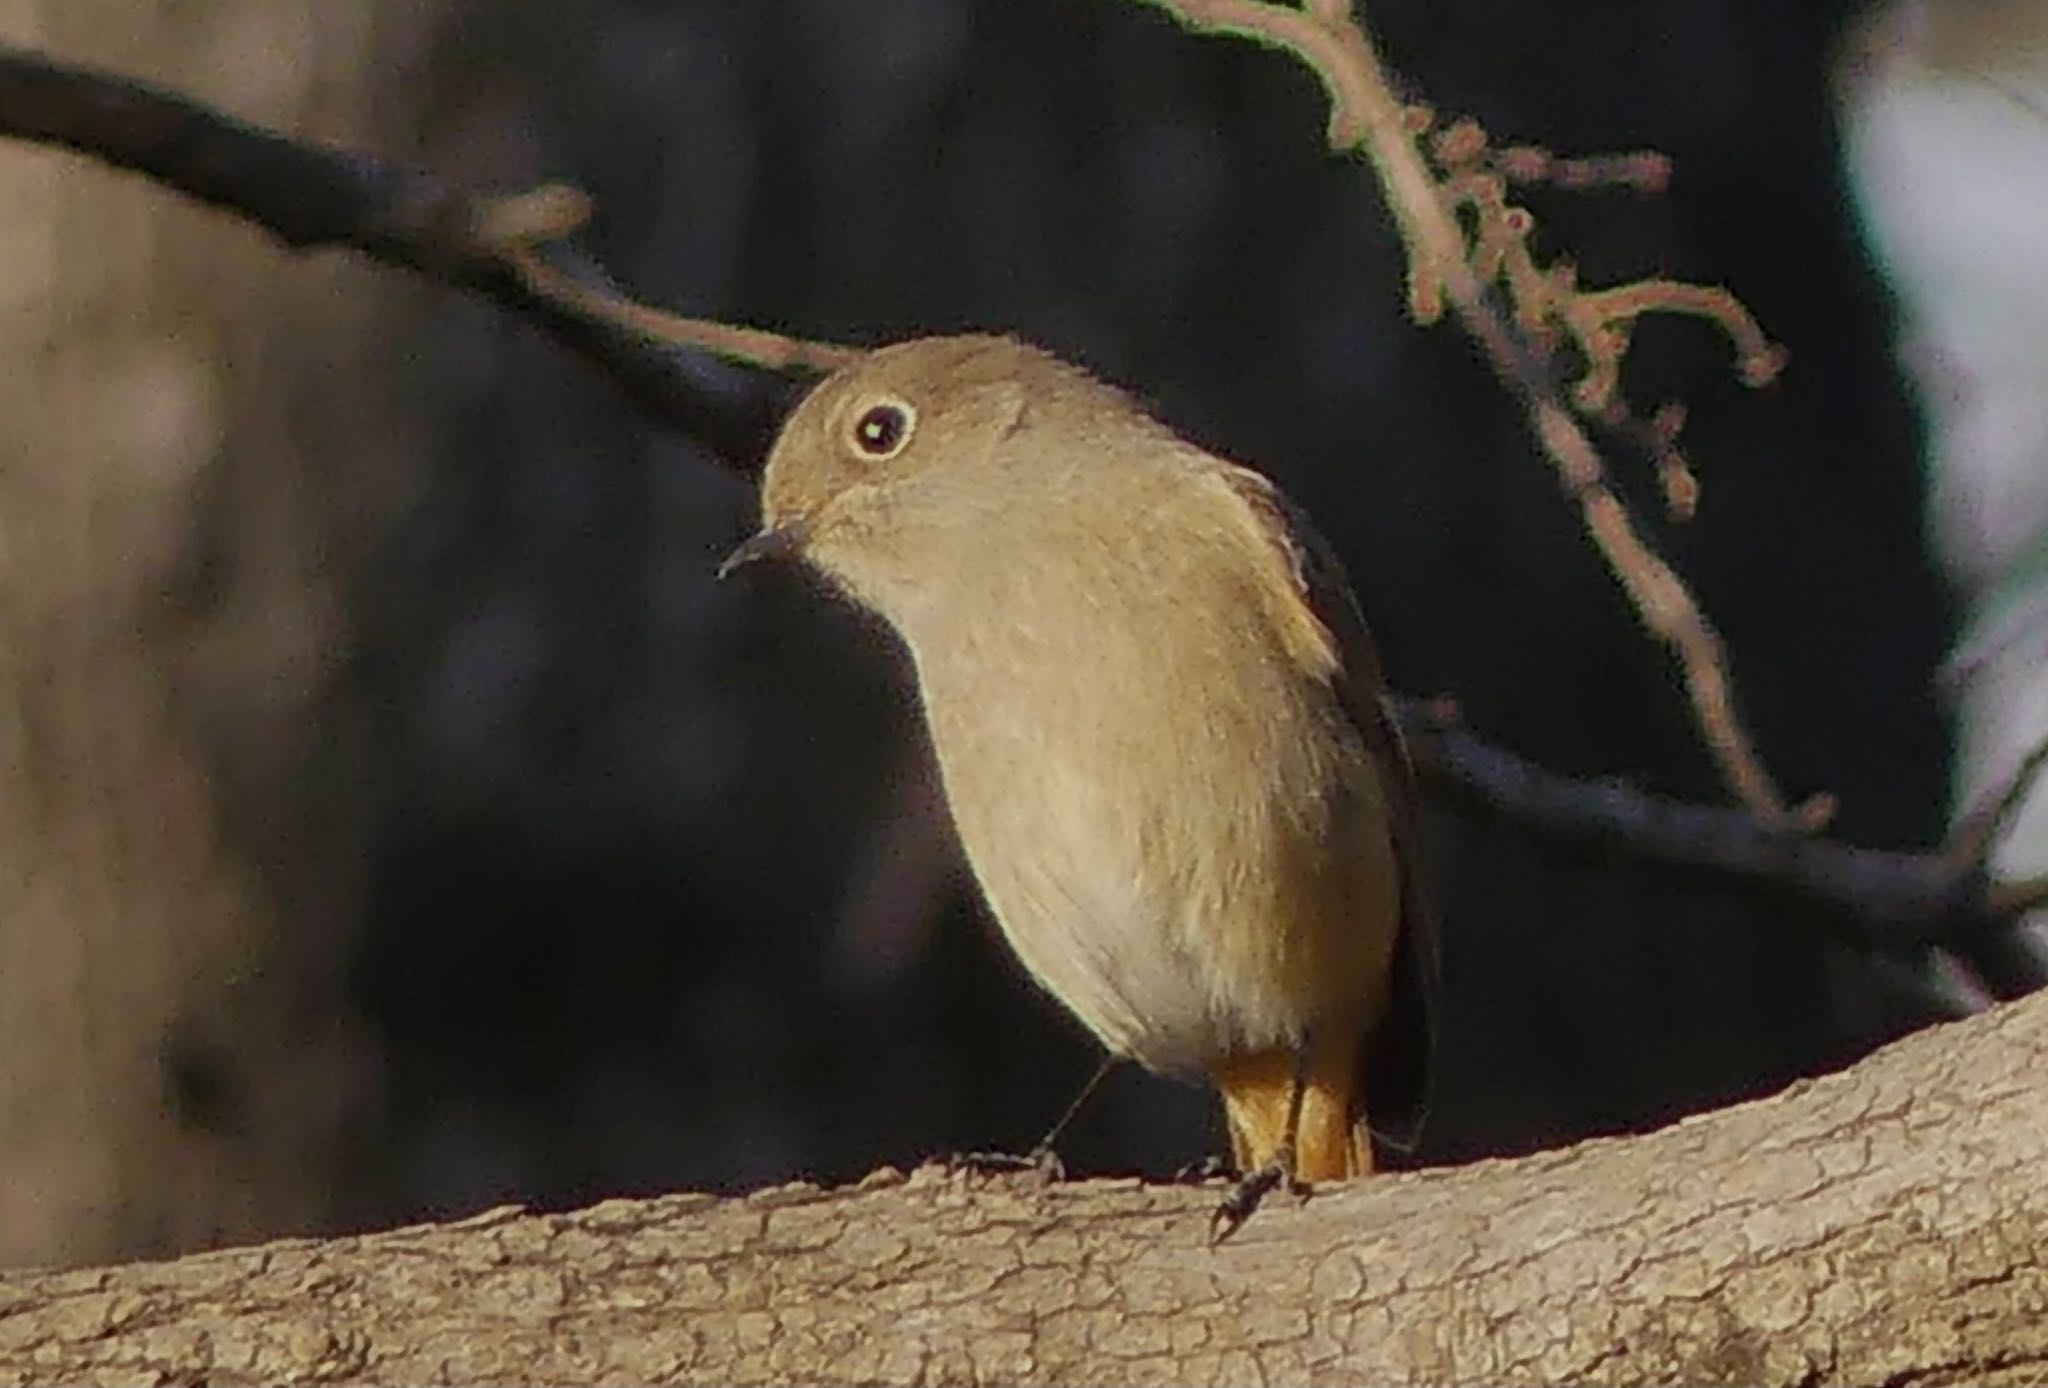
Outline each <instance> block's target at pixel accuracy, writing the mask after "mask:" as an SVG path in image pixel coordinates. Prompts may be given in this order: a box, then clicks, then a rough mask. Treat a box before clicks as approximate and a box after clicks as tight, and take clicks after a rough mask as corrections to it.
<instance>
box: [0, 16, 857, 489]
mask: <svg viewBox="0 0 2048 1388" xmlns="http://www.w3.org/2000/svg"><path fill="white" fill-rule="evenodd" d="M0 134H4V135H10V136H14V137H16V138H20V139H26V140H34V141H37V142H40V143H43V144H50V145H58V146H61V147H64V148H67V149H72V150H76V151H78V152H79V153H81V154H87V155H90V156H91V157H93V158H94V159H97V160H99V161H101V162H102V163H106V164H111V165H113V166H115V167H117V168H123V169H130V170H133V171H135V172H137V173H140V174H144V175H146V176H148V177H149V178H151V179H154V180H155V181H156V182H158V183H160V184H162V185H164V186H166V187H169V188H175V189H177V190H178V191H179V192H182V193H184V194H186V195H187V196H188V197H192V198H195V199H197V200H198V201H200V202H203V203H206V204H208V205H209V206H212V207H216V208H219V209H221V210H222V211H225V212H229V213H232V214H233V215H235V216H236V217H239V218H241V219H242V220H244V221H247V222H251V223H254V224H255V225H257V226H260V227H262V228H264V229H265V230H266V231H268V232H270V233H271V234H272V235H273V236H275V237H277V239H278V240H280V241H282V242H283V243H284V244H286V245H287V246H291V247H293V248H295V249H307V248H311V247H315V246H347V247H350V248H352V249H355V250H357V251H361V252H362V253H363V254H365V255H368V256H369V257H370V258H371V259H373V260H376V261H379V262H381V263H383V264H385V265H391V266H396V267H398V268H401V269H406V270H412V271H415V272H417V273H419V274H423V275H425V276H427V277H428V278H430V279H434V280H438V281H440V282H441V283H443V284H448V285H453V286H455V287H458V288H461V289H465V290H468V291H470V292H472V293H475V294H479V295H482V296H483V297H485V298H487V299H490V300H492V301H493V302H495V303H497V304H500V305H501V306H503V307H505V308H508V309H510V310H512V311H513V312H514V313H516V314H518V315H519V316H520V317H522V318H525V319H526V320H528V321H529V322H532V323H535V324H538V325H539V326H540V327H542V328H543V329H545V330H546V331H547V332H548V333H550V334H551V335H552V336H554V337H555V338H556V339H557V340H559V341H560V342H562V343H563V344H564V345H566V346H568V347H569V348H570V349H571V350H572V351H574V352H576V353H578V354H579V355H581V356H582V357H584V358H585V359H586V360H588V361H590V362H592V363H593V364H594V365H596V366H597V367H598V368H600V369H601V370H603V371H604V372H605V373H606V374H608V375H609V376H611V377H612V378H613V379H614V380H615V381H617V382H618V383H619V384H620V385H621V386H623V387H624V388H625V389H626V391H627V392H628V393H629V394H630V395H631V397H632V398H633V400H634V401H635V402H636V403H637V404H638V405H639V406H640V407H641V408H643V409H645V410H647V411H648V412H649V413H651V414H652V415H654V416H655V417H656V418H658V419H660V420H661V421H662V422H664V423H666V424H668V425H670V426H672V427H674V428H676V429H678V430H680V431H682V432H684V433H686V434H688V435H690V436H691V437H693V438H697V439H699V440H701V441H703V442H705V443H707V444H709V445H710V446H711V447H713V448H714V449H715V450H717V451H718V452H719V453H720V455H721V456H722V457H724V458H725V460H726V461H727V462H728V463H730V464H731V465H733V466H734V467H736V468H741V469H744V468H747V467H749V466H751V465H752V464H753V463H754V462H755V461H756V460H757V459H758V457H759V455H760V454H761V452H762V451H763V449H764V447H765V444H766V442H767V439H768V437H769V436H770V434H771V433H772V431H773V429H774V427H775V424H776V423H777V422H778V418H779V415H780V412H781V404H782V399H781V391H780V390H779V389H778V388H777V387H776V386H775V385H774V383H772V382H770V381H768V380H766V379H765V378H763V377H761V376H760V375H758V374H757V373H752V372H746V371H739V370H733V369H729V368H726V367H723V366H721V364H720V363H718V362H715V361H711V360H708V359H707V357H706V355H705V354H706V353H709V354H712V355H715V356H720V357H724V358H726V359H728V360H730V361H734V362H741V363H746V364H749V365H767V366H771V367H777V368H791V367H794V368H809V369H823V368H826V367H829V366H831V365H833V364H835V363H836V362H837V361H839V360H843V359H844V358H845V356H846V355H848V354H849V353H850V352H851V350H852V349H849V348H843V347H831V346H827V345H825V344H819V343H806V342H802V341H800V340H798V339H795V338H787V337H783V336H781V335H780V334H775V333H768V332H763V331H760V330H758V329H748V328H735V327H733V326H731V325H728V324H724V323H717V322H711V321H708V320H703V319H691V318H683V317H681V316H679V315H671V314H665V313H658V312H656V311H655V310H651V309H647V308H644V307H643V306H642V305H639V304H636V303H634V302H633V301H632V300H631V299H629V298H627V297H626V296H624V295H622V294H620V293H619V292H618V291H617V290H616V289H615V288H614V287H613V286H612V284H611V282H610V280H609V278H608V277H607V276H606V275H605V273H604V271H603V270H602V269H601V268H600V267H599V266H598V265H597V264H596V263H595V262H593V261H591V260H589V259H588V258H587V257H585V256H583V255H581V254H580V253H579V252H577V251H575V250H574V249H573V248H571V247H569V246H567V245H566V244H563V243H562V238H563V237H566V236H567V235H568V234H569V233H570V232H572V231H574V230H576V228H577V227H579V226H580V225H581V224H582V222H583V221H584V220H585V219H586V217H587V216H588V212H589V203H588V200H587V199H586V198H584V196H583V195H582V194H581V193H579V192H577V191H575V190H574V189H568V188H563V187H560V186H555V185H550V186H547V187H544V188H539V189H532V190H527V191H521V192H513V193H489V192H483V191H479V190H475V189H468V188H463V187H460V186H457V185H455V184H451V183H449V182H447V181H445V180H443V179H440V178H438V177H436V176H434V175H432V174H428V173H423V172H419V171H417V170H412V169H404V168H398V167H395V166H392V165H389V164H385V163H381V162H379V161H377V160H375V159H372V158H369V157H368V156H366V155H362V154H358V153H354V152H350V151H343V150H335V149H327V148H323V147H321V146H317V145H313V144H309V143H306V142H304V141H299V140H293V139H290V138H288V137H286V136H283V135H280V134H278V133H276V132H274V131H269V130H263V129H260V128H258V127H256V126H252V125H248V124H245V123H244V122H242V121H238V120H235V119H234V118H233V117H230V116H227V115H225V114H223V113H221V112H219V111H216V110H213V109H211V108H209V107H207V106H204V105H201V104H200V103H198V102H195V101H192V100H190V99H188V98H186V97H183V96H179V95H177V94H175V93H172V92H166V91H160V90H158V89H155V88H153V87H149V86H146V85H144V84H142V83H139V82H134V81H130V80H128V79H126V78H122V77H118V76H114V75H112V74H108V73H100V72H93V71H90V70H86V69H81V68H76V67H71V66H68V65H65V64H60V63H56V62H53V61H51V60H50V59H48V58H46V57H44V56H42V55H41V54H37V53H33V52H29V51H25V50H22V49H18V48H13V47H9V46H6V45H0Z"/></svg>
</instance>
